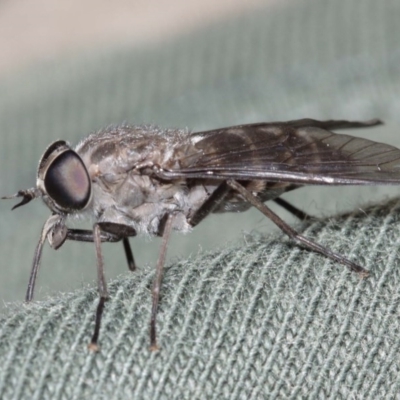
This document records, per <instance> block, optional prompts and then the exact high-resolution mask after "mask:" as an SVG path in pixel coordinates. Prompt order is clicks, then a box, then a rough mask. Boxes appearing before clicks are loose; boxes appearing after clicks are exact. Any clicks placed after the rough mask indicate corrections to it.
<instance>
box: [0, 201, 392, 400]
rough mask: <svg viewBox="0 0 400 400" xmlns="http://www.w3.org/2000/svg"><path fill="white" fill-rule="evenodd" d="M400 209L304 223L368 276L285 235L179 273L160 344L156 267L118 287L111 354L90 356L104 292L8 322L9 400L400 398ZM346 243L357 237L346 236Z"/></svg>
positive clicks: (44, 306) (111, 315) (1, 355)
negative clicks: (155, 319) (154, 309)
mask: <svg viewBox="0 0 400 400" xmlns="http://www.w3.org/2000/svg"><path fill="white" fill-rule="evenodd" d="M399 227H400V201H399V200H398V199H396V200H394V201H391V202H388V203H387V204H383V205H378V206H375V207H371V208H368V209H366V210H360V211H357V212H356V213H352V214H348V215H344V216H341V217H339V218H332V219H328V220H324V221H315V222H312V223H309V224H305V225H303V227H302V228H301V230H304V234H305V235H307V236H309V237H312V238H315V240H317V241H318V242H319V243H322V244H325V245H327V246H329V247H330V248H331V249H332V250H335V251H338V252H340V253H341V254H345V255H346V256H348V257H349V258H351V259H352V260H357V261H358V262H360V263H361V264H362V265H364V266H365V267H367V268H368V269H369V270H370V272H371V274H370V277H369V278H367V279H360V278H359V277H358V275H356V274H354V273H351V272H349V271H348V270H347V269H346V268H345V267H343V266H341V265H338V264H335V263H332V262H330V261H328V260H326V259H325V258H324V257H322V256H319V255H315V254H314V253H311V252H308V251H305V250H302V249H300V248H298V247H296V246H293V245H292V244H291V243H289V242H288V241H287V240H286V239H285V238H283V237H281V236H275V237H269V238H268V237H267V238H265V237H248V238H247V239H246V241H245V243H243V245H242V246H239V247H236V248H232V247H230V248H226V249H223V250H221V251H219V252H215V253H211V254H210V253H201V254H199V255H197V256H196V257H193V258H192V259H189V260H182V261H180V262H178V263H174V264H172V265H170V266H169V268H168V269H167V270H166V273H165V279H164V284H163V289H162V303H161V308H160V312H159V324H158V326H159V339H160V344H161V347H162V349H161V351H160V352H158V353H151V352H150V351H149V350H148V347H149V329H148V327H149V313H150V302H151V300H150V294H149V286H150V285H151V282H152V279H153V271H147V272H142V273H138V274H132V276H130V277H128V276H127V277H124V278H121V279H119V280H117V281H114V282H113V283H112V284H111V285H110V291H111V300H110V301H109V302H108V303H107V306H106V311H105V315H104V324H103V327H102V331H101V338H100V340H101V352H100V353H98V354H92V353H90V352H88V350H87V349H86V345H87V343H88V341H89V339H90V335H91V333H92V329H93V321H94V310H95V307H96V303H97V296H96V293H95V292H94V291H93V290H87V291H78V292H75V293H72V294H70V295H68V296H65V297H63V298H58V299H54V300H52V301H48V302H43V303H40V304H32V305H31V306H29V307H25V308H24V309H19V310H16V312H14V313H12V314H11V315H10V316H9V317H7V318H3V319H2V320H1V323H0V326H1V329H0V338H1V340H0V359H1V360H2V363H1V366H0V383H1V387H0V397H1V398H4V399H5V398H26V399H28V398H29V399H44V398H47V399H61V398H65V399H83V398H96V399H150V398H151V399H203V398H207V399H259V398H268V399H273V398H279V399H281V398H290V399H298V398H307V399H320V398H332V399H337V398H343V399H344V398H346V399H349V398H362V399H378V398H380V399H383V398H386V399H390V398H396V397H397V395H398V393H399V390H400V381H399V379H398V374H399V369H400V358H399V346H400V338H399V335H398V332H399V330H400V320H399V318H398V306H399V284H400V268H399V249H400V228H399ZM344 238H345V239H344Z"/></svg>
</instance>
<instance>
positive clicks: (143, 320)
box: [0, 0, 400, 399]
mask: <svg viewBox="0 0 400 400" xmlns="http://www.w3.org/2000/svg"><path fill="white" fill-rule="evenodd" d="M399 18H400V2H399V1H398V0H383V1H376V0H337V1H328V0H300V1H296V2H287V3H285V4H279V5H277V6H274V7H266V8H265V9H263V8H261V9H260V10H257V11H256V12H254V11H253V12H249V13H246V14H244V15H242V16H240V17H236V18H235V19H232V20H226V21H219V22H218V23H216V24H214V25H211V26H207V27H205V28H203V29H199V30H198V31H196V32H194V33H191V34H190V35H185V36H184V37H179V38H174V39H171V40H169V41H166V42H165V43H162V44H160V45H151V46H147V47H143V48H129V47H123V48H113V49H108V50H104V49H103V50H101V51H100V50H97V49H92V50H90V51H89V50H88V51H87V52H86V53H85V54H82V55H80V56H78V57H76V58H71V57H67V56H66V57H65V58H64V59H60V60H57V61H53V62H49V63H46V64H44V65H38V66H35V67H32V68H31V69H30V70H28V71H20V72H19V73H15V74H11V75H10V76H8V77H7V78H4V79H3V80H1V81H0V138H1V146H0V171H2V173H1V174H0V194H1V195H6V194H11V193H15V192H16V191H17V190H19V189H23V188H28V187H32V186H33V185H34V184H35V180H36V176H35V174H36V171H35V170H36V166H37V162H38V160H39V157H40V156H41V154H42V152H43V151H44V149H45V148H46V146H47V145H48V144H49V143H50V142H52V141H54V140H56V139H58V138H63V139H66V140H69V141H71V142H72V143H74V144H75V143H77V142H78V141H79V140H80V139H81V138H82V137H84V136H86V135H87V134H88V133H90V132H92V131H95V130H97V129H100V128H102V127H104V126H107V125H109V124H112V123H121V122H128V123H136V124H139V123H155V124H159V125H162V126H167V127H173V126H176V127H186V126H187V127H189V128H190V129H193V130H200V129H211V128H215V127H220V126H228V125H234V124H237V123H246V122H255V121H268V120H288V119H294V118H303V117H312V118H318V119H325V118H349V119H370V118H374V117H379V118H381V119H383V120H384V121H385V122H386V123H387V124H386V125H385V126H383V127H381V128H379V129H373V130H364V131H352V132H351V134H354V135H360V136H364V137H368V138H372V139H376V140H379V141H382V142H387V143H391V144H393V145H395V146H398V147H400V135H399V131H398V123H399V122H400V114H399V112H398V110H399V109H400V104H399V96H398V93H400V73H399V72H400V46H399V43H400V24H399V23H398V21H399ZM396 193H397V194H398V188H391V189H390V190H389V189H388V188H381V187H370V188H355V189H354V188H353V189H351V188H312V189H308V188H307V189H300V190H296V191H294V192H292V193H289V194H288V195H287V199H288V200H290V201H292V202H293V203H294V204H295V205H297V206H299V207H301V208H302V209H304V210H306V211H307V212H309V213H310V214H313V215H323V216H327V215H334V214H335V213H337V212H338V211H341V210H343V209H347V210H350V209H358V208H360V205H361V204H366V203H368V202H371V201H377V200H382V199H383V198H386V197H387V196H388V195H389V194H390V195H393V194H396ZM12 204H15V203H13V202H10V201H2V202H0V214H1V217H2V224H1V227H2V229H0V254H1V255H2V262H1V266H0V294H1V299H2V300H3V302H9V301H15V300H21V299H23V297H24V293H25V289H26V284H27V280H28V275H29V269H30V265H31V262H32V257H33V251H34V248H35V245H36V241H37V240H38V236H39V231H40V229H41V226H42V224H43V222H44V220H45V218H46V217H47V216H48V215H49V212H48V210H47V209H46V207H44V206H43V205H42V204H40V202H38V201H37V202H35V203H31V204H29V205H27V206H25V207H23V208H21V209H18V210H16V211H14V212H12V213H11V212H10V211H9V210H10V208H11V206H12ZM396 204H397V203H396ZM396 204H395V203H387V204H386V205H381V206H379V207H377V208H374V209H372V210H368V211H367V213H366V214H364V213H363V212H360V214H358V215H357V216H354V215H353V216H351V217H342V218H341V219H333V218H326V219H322V220H321V222H316V223H315V224H312V225H310V226H309V227H308V228H307V229H306V233H307V235H309V236H311V237H315V238H316V239H317V240H318V241H319V242H321V243H323V244H325V245H327V246H328V247H330V248H331V249H333V250H337V251H340V252H343V253H344V254H348V255H349V257H350V258H352V259H354V260H359V261H360V263H361V264H362V265H365V266H366V267H368V268H369V269H370V270H371V271H372V274H371V275H372V276H371V277H370V278H369V279H367V280H359V279H358V277H357V276H355V275H354V274H353V275H352V274H349V273H348V272H347V271H346V270H345V269H344V268H343V267H341V266H339V265H334V264H333V263H331V262H328V261H326V260H325V259H324V258H323V257H321V256H317V255H314V254H312V253H309V252H307V251H303V250H299V249H298V248H297V247H293V246H292V245H290V244H288V243H287V241H286V240H285V241H284V243H281V237H280V236H279V237H278V236H273V237H270V238H269V239H264V238H261V237H260V238H259V239H251V238H250V237H249V236H248V235H244V234H243V233H242V231H243V230H244V231H252V230H255V231H267V230H269V228H270V227H271V225H270V224H267V223H266V219H265V218H263V217H262V216H260V214H259V213H258V212H256V211H255V212H246V213H243V214H241V215H218V216H214V217H213V218H210V219H209V220H206V221H204V223H202V224H201V225H200V226H199V227H198V228H196V229H195V231H194V232H193V233H192V234H190V235H187V236H182V235H175V236H174V237H173V240H172V242H171V246H170V249H169V257H170V260H172V261H170V267H169V269H168V270H167V272H166V276H165V282H164V285H163V288H162V295H163V297H162V304H161V309H160V316H159V326H160V340H161V345H162V351H161V352H160V353H158V354H150V353H149V352H148V350H147V347H148V318H149V309H150V294H149V286H150V282H151V280H152V274H153V269H154V262H155V260H156V258H157V253H158V247H159V241H158V240H154V241H153V242H151V243H149V241H148V240H147V239H136V238H135V240H134V241H133V240H132V245H133V250H134V253H135V257H136V259H137V261H138V264H139V266H140V271H139V272H137V273H135V274H134V275H131V274H129V273H128V272H127V271H126V269H127V268H126V262H125V260H124V255H123V252H122V248H121V245H120V244H113V245H106V246H104V255H105V265H106V275H107V277H108V278H110V279H111V278H114V279H116V277H117V276H119V275H121V274H122V277H121V276H120V277H119V278H118V280H114V283H113V284H111V285H110V290H111V293H112V300H111V301H110V302H109V303H107V306H106V314H105V319H104V324H103V329H102V332H101V345H102V351H101V352H100V353H99V354H97V355H93V354H89V353H88V352H87V350H86V347H85V346H86V343H87V341H88V340H89V338H90V334H91V330H92V324H93V317H94V309H95V305H96V302H97V298H96V292H95V290H94V289H93V287H94V286H95V284H94V283H93V280H94V279H95V256H94V249H93V246H91V245H88V244H86V245H85V244H79V243H66V244H65V245H64V246H63V247H62V248H61V249H60V250H58V251H57V252H54V251H52V250H49V249H48V248H46V249H45V252H44V256H43V263H42V264H43V265H42V267H41V271H40V274H39V275H40V276H39V280H38V284H37V289H38V290H37V293H36V299H37V300H38V299H43V298H47V297H48V296H49V294H51V295H52V299H51V300H46V301H45V302H37V303H35V304H32V305H30V306H29V307H26V306H24V305H22V304H21V303H16V304H14V305H12V306H11V311H4V313H5V315H8V316H5V317H4V318H3V320H2V323H1V333H0V334H1V335H2V338H1V340H0V349H1V350H0V351H1V355H0V386H1V388H2V389H1V391H0V393H1V394H0V398H28V399H31V398H37V399H41V398H51V399H54V398H77V399H78V398H79V399H80V398H84V397H85V396H86V397H87V398H102V396H103V397H104V398H110V397H111V394H113V395H115V396H114V397H115V398H135V399H138V398H150V397H152V396H153V397H154V398H157V396H158V397H159V398H173V397H174V396H175V397H176V398H195V397H196V396H197V397H198V398H204V397H210V398H212V397H213V396H214V397H215V398H235V396H236V398H263V397H268V398H274V397H276V398H282V397H285V396H287V397H290V396H292V397H293V398H299V397H303V398H313V397H314V398H321V397H328V396H331V397H332V398H338V397H340V396H342V397H343V398H351V397H358V398H368V397H370V398H371V399H372V398H382V397H385V398H394V397H395V396H396V395H397V394H398V386H397V382H396V381H397V374H398V358H399V357H398V354H399V350H398V340H397V336H398V331H399V329H398V326H397V324H398V321H397V319H398V318H397V314H398V307H397V301H398V289H397V288H398V286H399V285H398V268H397V266H398V260H399V259H400V256H399V252H398V247H397V242H396V240H397V238H398V236H399V235H398V232H397V230H396V229H397V225H398V221H397V218H398V217H397V215H396V214H398V212H397V213H396V210H398V206H397V205H396ZM396 207H397V208H396ZM281 215H282V216H284V218H285V220H288V221H291V219H290V218H287V214H286V213H284V212H282V214H281ZM89 224H90V223H89ZM79 226H85V227H88V226H90V225H88V224H87V223H86V225H85V224H81V225H79ZM243 238H244V239H243ZM232 241H235V243H234V244H232ZM226 243H229V245H227V244H226ZM239 243H242V244H241V245H240V244H239ZM199 245H200V246H201V247H204V248H205V249H210V248H213V246H214V252H213V253H210V254H208V253H207V254H205V253H202V252H200V253H199V254H198V255H194V256H192V257H191V258H189V260H187V258H188V256H189V255H190V254H197V253H198V251H199ZM218 246H219V249H220V250H217V249H215V247H218ZM177 260H182V261H177ZM171 263H172V264H171ZM74 290H75V292H72V294H68V295H60V293H59V292H60V291H64V292H71V291H74Z"/></svg>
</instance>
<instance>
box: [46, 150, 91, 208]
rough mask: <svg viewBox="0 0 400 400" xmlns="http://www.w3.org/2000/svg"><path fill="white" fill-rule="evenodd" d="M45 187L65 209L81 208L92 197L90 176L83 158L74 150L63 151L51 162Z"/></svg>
mask: <svg viewBox="0 0 400 400" xmlns="http://www.w3.org/2000/svg"><path fill="white" fill-rule="evenodd" d="M44 187H45V189H46V192H47V194H48V195H49V196H50V197H51V198H52V199H53V200H54V202H55V203H56V204H57V205H58V206H60V207H61V208H64V209H70V210H81V209H83V208H84V207H85V206H86V204H87V203H88V201H89V199H90V178H89V174H88V172H87V170H86V167H85V165H84V164H83V161H82V160H81V158H80V157H79V156H78V154H76V153H75V152H74V151H72V150H68V151H65V152H64V153H61V154H60V155H59V156H58V157H57V158H55V159H54V161H53V162H52V163H51V165H50V166H49V168H48V169H47V172H46V176H45V178H44Z"/></svg>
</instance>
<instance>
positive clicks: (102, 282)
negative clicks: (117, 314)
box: [88, 224, 108, 351]
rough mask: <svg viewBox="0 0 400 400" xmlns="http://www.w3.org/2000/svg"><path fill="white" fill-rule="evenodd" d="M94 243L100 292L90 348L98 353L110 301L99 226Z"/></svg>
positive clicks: (96, 228)
mask: <svg viewBox="0 0 400 400" xmlns="http://www.w3.org/2000/svg"><path fill="white" fill-rule="evenodd" d="M93 241H94V245H95V248H96V258H97V287H98V291H99V296H100V299H99V303H98V305H97V310H96V322H95V326H94V332H93V336H92V340H91V341H90V343H89V345H88V348H89V350H92V351H98V350H99V346H98V344H97V342H98V339H99V333H100V326H101V317H102V315H103V310H104V304H105V302H106V301H107V300H108V291H107V282H106V279H105V276H104V260H103V254H102V252H101V230H100V226H99V225H98V224H94V227H93Z"/></svg>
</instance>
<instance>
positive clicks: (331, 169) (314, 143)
mask: <svg viewBox="0 0 400 400" xmlns="http://www.w3.org/2000/svg"><path fill="white" fill-rule="evenodd" d="M378 124H380V121H378V120H372V121H366V122H350V121H315V120H310V119H307V120H297V121H290V122H277V123H260V124H251V125H240V126H234V127H230V128H223V129H217V130H212V131H207V132H199V133H193V134H191V136H190V140H191V141H192V144H193V145H194V147H195V149H196V152H194V153H193V154H187V155H184V156H181V157H180V160H179V161H180V168H179V169H176V168H175V169H172V170H167V171H164V172H163V173H162V174H163V176H165V177H166V178H170V179H171V178H215V179H239V180H257V179H260V180H267V181H271V182H274V181H275V182H276V181H284V182H292V183H298V184H334V185H335V184H336V185H346V184H348V185H350V184H351V185H355V184H359V185H371V184H400V150H399V149H397V148H396V147H394V146H390V145H386V144H382V143H377V142H374V141H371V140H367V139H362V138H356V137H353V136H349V135H343V134H337V133H333V132H331V131H330V129H341V128H356V127H368V126H374V125H378Z"/></svg>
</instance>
